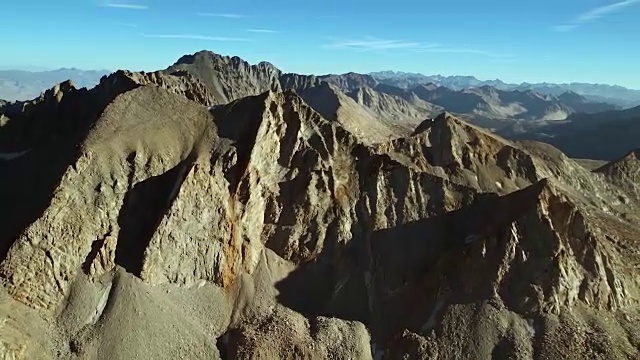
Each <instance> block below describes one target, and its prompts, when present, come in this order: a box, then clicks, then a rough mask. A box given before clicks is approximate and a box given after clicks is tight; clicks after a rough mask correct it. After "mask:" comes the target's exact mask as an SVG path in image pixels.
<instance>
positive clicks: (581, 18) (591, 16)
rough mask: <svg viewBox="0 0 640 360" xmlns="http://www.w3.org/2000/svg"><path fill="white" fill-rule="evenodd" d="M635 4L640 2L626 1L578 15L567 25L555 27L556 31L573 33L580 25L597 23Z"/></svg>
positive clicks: (638, 0)
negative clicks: (596, 21)
mask: <svg viewBox="0 0 640 360" xmlns="http://www.w3.org/2000/svg"><path fill="white" fill-rule="evenodd" d="M634 4H640V0H625V1H619V2H616V3H613V4H609V5H604V6H600V7H597V8H593V9H591V10H589V11H587V12H584V13H582V14H580V15H578V16H577V17H576V18H575V19H573V20H571V21H570V22H568V23H567V24H561V25H556V26H554V27H553V29H554V30H555V31H571V30H573V29H575V28H577V27H578V26H580V25H583V24H586V23H589V22H592V21H595V20H598V19H600V18H601V17H604V16H606V15H610V14H614V13H617V12H619V11H621V10H623V9H625V8H627V7H629V6H632V5H634Z"/></svg>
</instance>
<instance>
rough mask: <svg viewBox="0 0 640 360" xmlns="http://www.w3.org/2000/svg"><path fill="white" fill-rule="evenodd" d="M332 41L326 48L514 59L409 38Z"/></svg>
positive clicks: (368, 38)
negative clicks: (409, 39) (472, 55)
mask: <svg viewBox="0 0 640 360" xmlns="http://www.w3.org/2000/svg"><path fill="white" fill-rule="evenodd" d="M329 40H331V42H330V43H327V44H324V45H323V46H322V47H323V48H325V49H348V50H355V51H361V52H365V51H384V50H389V51H408V52H417V53H444V54H474V55H480V56H484V57H488V58H491V59H495V60H508V59H513V58H514V56H513V55H509V54H499V53H494V52H491V51H486V50H479V49H473V48H466V47H450V46H443V45H442V44H438V43H423V42H417V41H408V40H387V39H378V38H374V37H366V38H364V39H360V40H353V39H335V38H330V39H329Z"/></svg>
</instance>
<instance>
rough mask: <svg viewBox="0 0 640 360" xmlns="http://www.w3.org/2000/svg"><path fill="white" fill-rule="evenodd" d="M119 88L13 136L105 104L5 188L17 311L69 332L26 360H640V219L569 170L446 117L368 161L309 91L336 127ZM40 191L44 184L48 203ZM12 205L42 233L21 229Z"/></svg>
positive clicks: (172, 87)
mask: <svg viewBox="0 0 640 360" xmlns="http://www.w3.org/2000/svg"><path fill="white" fill-rule="evenodd" d="M196 60H197V59H195V60H194V59H192V58H185V59H183V60H182V61H181V62H183V63H187V62H189V61H196ZM225 61H228V62H231V64H232V65H233V66H237V67H243V66H245V65H244V64H243V63H240V62H238V60H234V59H232V58H230V59H227V60H225ZM234 64H235V65H234ZM260 69H262V70H260ZM269 69H270V67H269V66H268V64H262V65H260V66H259V67H258V68H247V69H245V70H246V71H249V72H251V71H258V70H260V71H259V73H260V74H261V75H258V73H255V75H256V77H255V78H256V79H257V78H261V79H263V80H264V79H267V78H268V79H271V78H272V77H271V75H267V73H269ZM263 70H264V71H263ZM112 76H115V78H112V80H113V81H110V80H109V79H103V81H102V82H101V85H100V86H98V87H97V88H96V89H95V90H91V91H89V92H86V91H78V90H74V89H72V88H69V89H68V90H64V91H63V90H55V91H53V92H52V93H51V94H50V95H47V96H46V97H45V98H43V99H42V100H41V101H40V102H36V103H34V104H33V105H29V106H32V107H33V109H39V108H40V107H42V108H43V109H44V108H45V107H47V106H50V107H51V109H50V110H47V111H45V110H42V114H43V115H40V113H38V112H37V111H36V110H28V108H30V107H29V106H26V107H25V108H24V109H23V110H20V111H16V112H15V113H11V114H10V116H12V120H11V121H14V119H22V120H19V121H18V120H17V121H18V122H17V123H20V122H21V121H24V119H35V120H33V121H32V122H31V123H30V124H31V125H32V126H36V125H37V126H44V125H41V124H48V122H47V121H46V120H45V119H44V118H41V117H40V116H44V114H47V113H51V114H56V115H55V116H57V117H58V118H60V119H66V117H65V116H64V115H65V114H71V112H70V111H71V110H70V109H72V108H73V107H72V105H71V104H73V102H71V99H75V98H74V96H80V98H78V99H86V101H84V102H83V103H84V104H87V105H85V106H87V110H86V112H84V113H82V112H80V113H78V115H77V117H76V118H73V117H70V118H69V119H72V120H73V121H75V122H70V123H69V124H70V125H69V126H70V127H71V128H72V129H74V131H73V132H63V131H61V130H60V134H66V135H65V136H63V137H61V136H51V134H45V133H44V132H41V133H38V136H39V137H31V138H26V139H27V140H21V141H19V142H16V143H15V145H13V146H14V147H15V149H17V150H22V149H26V148H27V144H28V145H29V146H31V145H32V144H33V146H34V147H32V148H31V150H30V152H29V153H28V154H26V155H24V156H21V157H19V158H11V159H4V160H0V166H4V167H5V168H6V169H8V172H7V173H8V174H16V175H11V176H9V180H6V179H3V180H0V181H1V183H0V184H1V185H2V186H0V191H2V192H3V193H2V194H3V195H5V194H6V195H7V196H8V197H7V198H8V199H10V202H9V203H3V205H2V208H1V209H2V211H3V214H7V217H8V218H9V219H12V220H11V221H7V220H3V221H5V222H6V223H3V225H6V227H2V229H3V230H2V232H1V234H2V241H3V246H4V247H5V248H6V250H5V253H6V256H3V260H2V262H1V263H0V279H1V280H2V283H3V288H4V290H6V292H7V293H8V295H9V296H7V297H5V298H0V300H1V301H0V305H1V304H9V305H10V306H12V307H13V308H21V309H23V310H20V311H21V314H27V315H29V316H30V315H31V314H32V312H35V311H34V310H33V309H36V310H37V311H38V312H39V315H38V314H36V315H34V317H35V318H37V319H40V318H42V319H47V320H55V321H49V323H50V324H49V325H47V327H46V329H45V330H43V331H45V332H46V336H45V338H53V339H55V341H53V342H52V343H47V342H40V341H37V340H35V337H34V336H35V335H33V334H35V332H31V330H30V328H27V329H24V328H20V327H19V325H18V323H16V322H11V323H9V325H8V326H9V327H7V328H2V327H0V334H1V332H2V331H5V332H10V333H12V334H17V335H16V336H14V337H13V338H11V339H10V340H7V341H4V342H0V343H1V344H2V346H4V348H5V349H9V350H8V351H12V352H13V353H15V354H17V355H16V356H27V355H26V354H32V353H34V352H41V353H42V354H43V355H42V357H44V358H46V357H47V356H48V357H49V358H52V357H55V356H58V357H68V358H98V356H99V354H103V353H107V354H108V356H111V357H113V358H127V357H129V358H130V357H131V356H133V355H132V354H139V355H138V356H144V357H146V358H167V357H173V358H175V357H190V358H197V359H209V358H218V357H220V356H227V357H232V358H256V357H277V358H313V357H314V356H316V355H317V354H322V356H325V357H328V358H330V357H336V358H373V356H374V355H375V356H376V358H379V357H380V356H382V357H386V358H394V356H396V355H397V354H400V353H403V352H413V353H414V354H415V356H416V357H418V358H419V357H423V358H425V357H426V358H429V357H437V358H443V359H449V358H450V359H455V358H475V359H485V358H489V357H491V356H492V355H493V354H496V353H497V354H501V355H504V356H511V357H515V358H532V357H540V358H545V357H552V358H553V357H557V356H559V354H561V353H562V352H563V351H570V352H568V354H572V355H568V357H569V358H570V357H571V356H574V357H575V358H576V359H577V358H584V357H589V356H596V357H597V356H601V357H605V358H616V357H618V358H625V357H627V358H634V357H637V356H638V355H639V353H638V344H640V341H639V339H640V336H638V335H639V334H638V332H637V330H634V329H635V328H637V326H635V325H637V324H638V321H639V319H637V318H636V317H634V316H635V315H634V314H635V313H634V311H637V309H638V303H637V301H638V299H640V294H638V286H639V284H638V280H637V276H636V274H637V267H638V266H640V253H639V252H638V251H637V249H638V243H637V241H638V238H640V232H639V231H638V229H636V228H635V227H634V226H633V222H632V221H633V220H631V218H628V219H627V218H625V217H623V216H621V214H625V213H629V214H634V213H637V210H638V208H637V202H632V201H627V202H623V201H618V202H615V201H614V200H616V199H618V198H619V195H620V194H621V193H622V192H624V191H627V190H626V189H625V188H623V187H622V186H621V185H620V184H618V183H615V182H613V181H607V179H606V177H605V176H603V175H599V174H592V173H591V172H589V171H588V170H586V169H585V168H583V167H581V166H580V165H578V164H576V163H575V162H573V161H572V160H570V159H568V158H567V157H566V156H564V155H563V154H561V153H560V152H559V151H557V150H556V149H554V148H551V147H545V146H543V145H540V144H538V143H514V142H510V141H507V140H504V139H502V138H499V137H497V136H495V135H493V134H491V133H489V132H487V131H485V130H482V129H480V128H477V127H475V126H472V125H469V124H467V123H466V122H464V121H462V120H459V119H457V118H455V117H453V116H451V115H450V114H447V113H444V114H442V115H441V116H438V117H436V118H435V119H434V120H427V121H424V122H423V123H421V124H419V125H418V124H417V123H416V125H417V126H415V128H413V129H409V128H407V127H405V131H406V132H405V133H401V132H398V130H397V128H387V129H389V130H388V131H389V133H391V134H394V136H395V137H396V138H395V139H392V140H387V139H380V140H379V141H372V139H373V136H375V131H377V130H376V128H375V127H374V126H376V125H374V124H376V123H375V122H372V123H370V124H366V123H360V124H362V126H363V128H362V129H361V131H360V132H358V131H354V129H353V128H350V126H353V124H357V122H358V121H361V119H357V118H353V114H351V113H348V112H344V107H345V105H344V102H342V100H341V98H340V97H339V94H340V93H338V92H334V91H327V89H328V90H332V88H333V87H334V86H333V85H330V84H326V83H325V84H324V85H320V86H314V87H312V88H310V89H309V91H311V90H314V89H315V90H314V91H318V89H320V90H323V89H324V92H323V94H325V93H328V94H329V95H334V96H335V97H336V99H337V101H336V103H337V106H336V109H335V111H334V110H333V107H332V106H328V105H327V104H326V103H322V102H319V103H318V104H316V105H315V106H314V105H313V104H311V105H309V104H308V103H307V102H311V103H312V102H313V101H314V100H313V99H314V96H312V95H314V93H305V92H301V93H302V94H301V96H300V95H298V94H296V93H295V92H293V91H285V92H280V91H265V92H263V93H261V94H259V95H254V96H246V97H243V98H241V99H239V100H235V101H232V102H230V103H229V104H226V105H222V106H216V107H214V108H212V109H211V110H209V108H208V106H209V105H210V104H211V103H209V101H210V100H211V98H212V97H213V98H215V99H216V100H217V96H219V94H215V93H214V94H210V93H207V92H206V91H203V90H202V89H201V84H200V83H199V82H198V81H195V80H193V79H192V78H190V77H180V76H173V77H171V76H172V75H166V74H165V73H157V74H153V75H152V74H126V73H119V74H116V75H112ZM263 76H266V77H265V78H263ZM274 76H275V75H274ZM119 78H124V79H123V80H122V81H121V80H118V79H119ZM124 80H126V81H124ZM227 80H228V81H235V80H233V78H228V79H227ZM183 81H185V83H182V82H183ZM242 81H248V82H249V83H247V84H246V85H247V89H249V88H250V87H251V86H253V85H252V84H250V82H251V81H252V80H247V79H245V80H242ZM260 81H262V80H260ZM119 84H123V85H119ZM227 85H228V86H232V87H233V86H236V85H237V84H227ZM227 85H225V86H227ZM207 88H209V89H210V88H211V87H210V86H207ZM241 90H242V87H241V86H239V87H238V88H237V91H241ZM252 91H257V90H252ZM56 94H57V95H56ZM336 94H338V95H336ZM236 95H237V94H236ZM316 95H317V94H316ZM233 96H235V95H233ZM85 97H86V98H85ZM316 98H319V97H316ZM326 98H327V97H323V99H326ZM329 98H330V97H329ZM46 99H50V100H46ZM307 99H309V100H308V101H305V100H307ZM350 100H352V99H350ZM67 102H69V105H66V104H67ZM353 103H354V104H356V103H355V102H353ZM45 104H47V105H45ZM320 105H323V106H325V105H327V109H326V110H323V109H320V110H319V111H316V110H317V109H319V108H320ZM356 105H357V104H356ZM314 109H316V110H314ZM67 111H68V112H67ZM25 114H33V115H29V116H31V117H27V115H25ZM21 116H23V117H21ZM65 121H70V120H65ZM24 124H27V123H26V122H25V123H24ZM381 124H382V125H385V124H386V123H381ZM366 125H371V127H370V128H365V127H364V126H366ZM23 126H24V129H25V130H24V131H27V130H28V131H33V129H32V128H31V127H30V126H28V125H23ZM0 129H2V128H0ZM2 131H4V129H2ZM28 131H27V133H28ZM2 134H3V133H2V132H0V135H2ZM69 134H73V135H69ZM36 139H37V140H36ZM42 139H44V140H42ZM374 143H376V144H375V145H373V144H374ZM57 148H59V149H67V150H66V151H68V153H64V152H61V151H59V150H58V151H54V150H55V149H57ZM44 161H54V162H53V163H54V164H55V165H56V166H55V171H53V172H48V170H47V169H46V168H45V167H44V166H42V165H43V164H44ZM25 169H28V170H29V171H25ZM18 174H19V175H18ZM27 178H40V179H41V181H43V182H44V183H45V184H44V185H40V188H39V190H38V193H37V194H29V189H28V188H27V189H25V188H23V187H21V186H25V184H22V183H21V181H23V179H27ZM32 181H33V180H32ZM29 184H30V183H26V185H27V186H28V185H29ZM45 185H46V186H45ZM11 192H15V193H16V194H21V195H20V196H25V198H26V199H27V200H26V202H25V203H27V204H29V209H30V210H29V211H28V212H20V211H16V212H15V214H13V215H9V214H10V213H11V210H12V208H13V207H15V206H16V204H19V203H20V201H21V200H22V199H21V198H20V197H19V196H18V195H10V193H11ZM27 195H29V196H30V197H29V196H27ZM36 195H37V196H36ZM10 196H13V197H10ZM10 216H13V218H11V217H10ZM13 220H16V221H13ZM3 299H4V300H3ZM3 306H4V305H3ZM2 309H3V308H2V307H0V316H6V315H4V314H5V313H4V312H2ZM29 309H32V310H29ZM27 315H25V316H27ZM613 318H616V319H621V320H619V321H617V322H615V321H612V320H611V319H613ZM28 324H34V325H32V326H34V327H35V326H36V325H37V321H36V320H29V322H28ZM28 326H31V325H28ZM28 326H27V327H28ZM168 328H170V329H173V330H171V331H168V330H166V331H165V330H163V329H168ZM131 332H140V333H144V334H147V335H144V336H145V337H144V339H143V340H144V341H142V342H138V343H136V342H135V341H132V340H130V337H127V334H129V333H131ZM173 333H175V336H171V335H170V334H173ZM567 333H570V334H573V335H575V337H576V339H577V340H579V341H582V343H584V345H583V346H581V347H579V348H577V349H574V348H570V344H569V342H563V341H561V339H562V337H563V336H566V334H567ZM141 343H144V344H145V346H144V349H143V348H142V346H141V345H140V344H141ZM60 344H64V345H65V346H62V347H61V346H60ZM147 344H152V345H153V346H148V345H147ZM67 345H68V346H67ZM370 345H371V346H370ZM23 348H24V349H23ZM452 349H453V350H452ZM56 352H57V353H58V354H59V355H55V353H56ZM21 354H22V355H21ZM140 354H142V355H140ZM565 357H567V356H565Z"/></svg>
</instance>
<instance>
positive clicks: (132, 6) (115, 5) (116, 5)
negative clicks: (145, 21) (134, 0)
mask: <svg viewBox="0 0 640 360" xmlns="http://www.w3.org/2000/svg"><path fill="white" fill-rule="evenodd" d="M104 6H106V7H110V8H117V9H129V10H148V9H149V7H148V6H147V5H137V4H126V3H113V2H108V3H106V4H104Z"/></svg>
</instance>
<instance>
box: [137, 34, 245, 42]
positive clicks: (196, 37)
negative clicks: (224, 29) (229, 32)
mask: <svg viewBox="0 0 640 360" xmlns="http://www.w3.org/2000/svg"><path fill="white" fill-rule="evenodd" d="M142 36H144V37H146V38H155V39H182V40H203V41H220V42H236V41H237V42H241V41H251V40H250V39H246V38H236V37H225V36H207V35H191V34H142Z"/></svg>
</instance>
